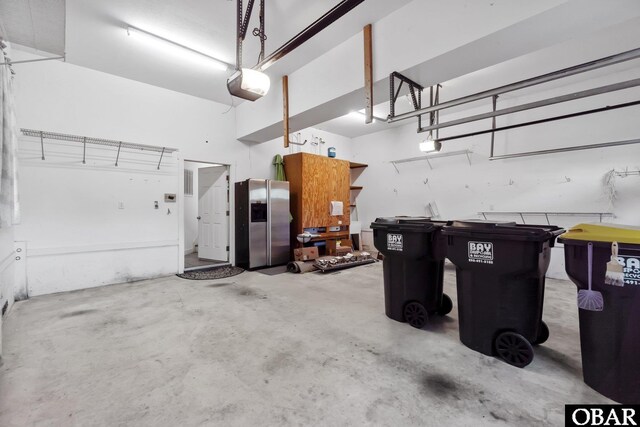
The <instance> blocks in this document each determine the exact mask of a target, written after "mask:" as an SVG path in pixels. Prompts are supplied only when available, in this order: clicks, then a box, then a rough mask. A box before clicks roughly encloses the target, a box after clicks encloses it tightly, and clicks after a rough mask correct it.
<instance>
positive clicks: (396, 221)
mask: <svg viewBox="0 0 640 427" xmlns="http://www.w3.org/2000/svg"><path fill="white" fill-rule="evenodd" d="M444 225H447V222H445V221H436V220H432V219H431V218H429V217H421V216H392V217H383V218H376V220H375V221H374V222H372V223H371V228H377V229H387V228H390V227H393V228H394V229H402V230H407V231H409V230H415V231H426V232H429V231H432V230H434V229H436V228H440V227H442V226H444Z"/></svg>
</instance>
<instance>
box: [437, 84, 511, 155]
mask: <svg viewBox="0 0 640 427" xmlns="http://www.w3.org/2000/svg"><path fill="white" fill-rule="evenodd" d="M492 101H493V112H494V113H495V112H496V107H497V106H498V95H493V98H492ZM436 132H437V131H436ZM495 138H496V118H495V116H494V117H493V118H492V119H491V155H490V156H489V157H493V149H494V146H495Z"/></svg>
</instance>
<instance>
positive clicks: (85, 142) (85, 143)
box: [82, 136, 87, 165]
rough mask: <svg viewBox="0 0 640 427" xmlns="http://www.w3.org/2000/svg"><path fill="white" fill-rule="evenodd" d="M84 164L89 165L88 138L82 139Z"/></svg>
mask: <svg viewBox="0 0 640 427" xmlns="http://www.w3.org/2000/svg"><path fill="white" fill-rule="evenodd" d="M82 164H83V165H85V164H87V137H86V136H85V137H84V138H82Z"/></svg>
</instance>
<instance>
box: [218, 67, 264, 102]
mask: <svg viewBox="0 0 640 427" xmlns="http://www.w3.org/2000/svg"><path fill="white" fill-rule="evenodd" d="M269 87H271V80H269V76H267V75H266V74H265V73H263V72H261V71H257V70H253V69H251V68H242V69H240V70H238V71H236V72H235V73H233V74H232V75H231V77H229V79H228V80H227V88H228V89H229V93H230V94H231V95H233V96H237V97H238V98H243V99H248V100H249V101H255V100H256V99H258V98H261V97H263V96H265V95H266V94H267V92H269Z"/></svg>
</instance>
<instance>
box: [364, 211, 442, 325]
mask: <svg viewBox="0 0 640 427" xmlns="http://www.w3.org/2000/svg"><path fill="white" fill-rule="evenodd" d="M446 224H447V222H445V221H433V220H431V219H429V218H419V217H392V218H378V219H376V220H375V222H373V223H372V224H371V228H372V229H373V239H374V244H375V246H376V248H377V249H378V250H379V251H380V252H381V253H382V254H384V260H383V261H382V262H383V270H384V301H385V313H386V314H387V316H388V317H390V318H391V319H394V320H397V321H399V322H407V323H409V324H410V325H411V326H413V327H416V328H422V327H424V326H425V325H426V324H427V322H428V319H429V316H430V315H432V314H439V315H441V316H444V315H447V314H448V313H449V312H450V311H451V309H452V308H453V303H452V302H451V298H449V296H448V295H446V294H443V293H442V279H443V277H444V259H445V247H446V244H445V242H444V240H443V238H442V235H441V229H442V227H443V226H444V225H446Z"/></svg>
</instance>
